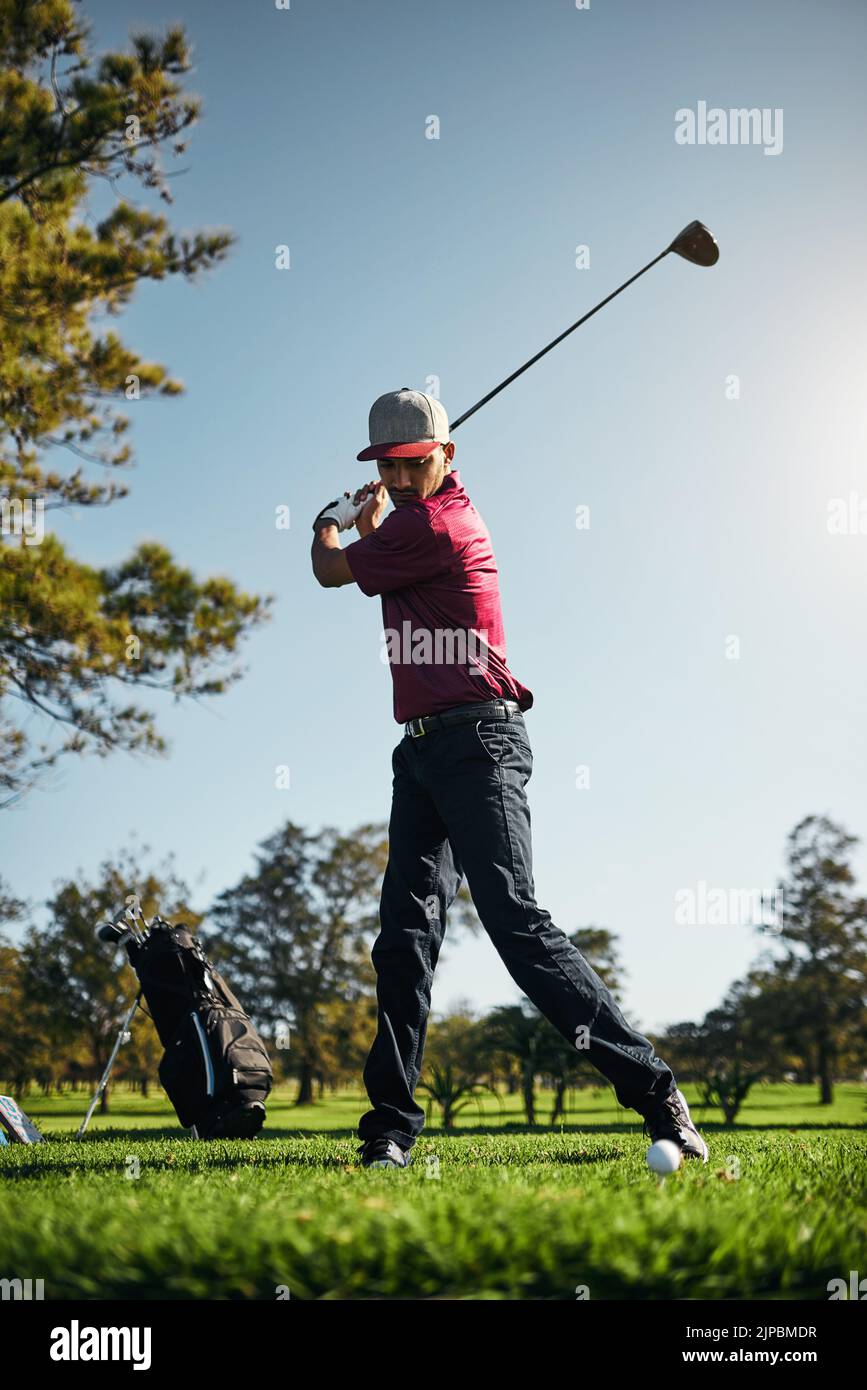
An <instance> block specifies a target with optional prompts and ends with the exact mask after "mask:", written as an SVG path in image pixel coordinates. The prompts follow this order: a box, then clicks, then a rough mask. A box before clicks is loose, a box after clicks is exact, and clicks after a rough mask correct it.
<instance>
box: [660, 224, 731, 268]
mask: <svg viewBox="0 0 867 1390" xmlns="http://www.w3.org/2000/svg"><path fill="white" fill-rule="evenodd" d="M668 249H669V251H675V252H676V253H677V255H678V256H683V259H684V260H685V261H692V263H693V265H716V263H717V261H718V260H719V247H718V246H717V244H716V240H715V238H714V235H713V232H711V231H708V229H707V227H706V226H705V225H704V223H703V222H690V224H689V226H688V227H684V229H683V231H682V232H678V234H677V236H676V237H675V238H674V241H673V242H672V243H671V245H670V246H669V248H668Z"/></svg>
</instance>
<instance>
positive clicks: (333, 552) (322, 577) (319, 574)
mask: <svg viewBox="0 0 867 1390" xmlns="http://www.w3.org/2000/svg"><path fill="white" fill-rule="evenodd" d="M339 534H340V533H339V531H338V530H337V526H336V525H335V523H334V522H333V521H323V522H322V523H321V525H319V526H317V527H316V530H315V531H314V533H313V546H312V548H311V551H310V557H311V559H312V561H313V573H314V575H315V577H316V579H317V580H318V581H319V583H320V584H321V585H322V587H323V588H324V589H338V588H340V586H341V585H342V584H352V583H354V580H353V577H352V571H351V570H350V568H349V565H348V563H347V560H346V556H345V555H344V553H343V551H342V550H341V548H340V541H339V539H338V537H339Z"/></svg>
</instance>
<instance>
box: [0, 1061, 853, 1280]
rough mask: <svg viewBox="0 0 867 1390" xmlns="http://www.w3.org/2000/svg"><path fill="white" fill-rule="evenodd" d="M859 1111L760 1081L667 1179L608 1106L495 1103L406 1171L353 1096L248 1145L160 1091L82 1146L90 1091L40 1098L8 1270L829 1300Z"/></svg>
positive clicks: (15, 1173) (21, 1153)
mask: <svg viewBox="0 0 867 1390" xmlns="http://www.w3.org/2000/svg"><path fill="white" fill-rule="evenodd" d="M686 1094H687V1098H688V1099H689V1100H690V1102H691V1104H692V1103H693V1093H692V1091H691V1089H690V1088H689V1087H687V1088H686ZM864 1102H865V1088H864V1087H858V1086H840V1087H838V1089H837V1098H836V1100H835V1103H834V1105H833V1106H832V1107H830V1108H828V1107H824V1108H823V1107H820V1106H819V1105H818V1104H817V1101H816V1088H815V1087H810V1088H804V1087H790V1086H775V1087H762V1088H758V1089H757V1090H756V1091H755V1092H754V1093H753V1098H752V1101H751V1103H750V1104H748V1105H747V1107H746V1108H745V1109H744V1110H743V1111H742V1112H741V1116H740V1118H739V1122H738V1124H737V1125H736V1126H735V1127H734V1128H732V1129H727V1128H725V1127H723V1126H722V1125H721V1124H720V1123H719V1115H718V1112H707V1113H706V1112H703V1111H702V1110H700V1109H696V1107H695V1106H694V1105H693V1114H694V1117H695V1118H696V1119H697V1121H698V1123H699V1126H700V1128H701V1129H702V1130H703V1131H704V1133H705V1136H706V1138H707V1140H708V1143H709V1145H710V1149H711V1161H710V1163H709V1164H708V1166H707V1167H706V1168H701V1167H700V1166H698V1165H690V1166H689V1167H688V1168H687V1169H685V1170H681V1172H680V1173H678V1174H676V1175H675V1176H674V1177H672V1178H668V1179H667V1180H666V1181H665V1182H664V1184H661V1185H660V1184H659V1183H658V1181H657V1180H656V1179H655V1178H654V1177H653V1176H652V1175H651V1174H650V1173H649V1172H648V1170H647V1168H646V1166H645V1163H644V1154H645V1150H646V1147H647V1140H646V1139H645V1138H643V1137H642V1135H641V1129H640V1122H635V1123H634V1122H633V1117H632V1116H631V1112H625V1111H622V1110H619V1109H617V1108H616V1106H613V1105H612V1097H611V1094H610V1092H607V1091H606V1092H601V1093H600V1092H589V1091H586V1092H581V1093H578V1095H577V1097H576V1099H575V1105H576V1107H578V1108H576V1109H573V1110H572V1111H570V1113H569V1114H568V1116H567V1119H566V1122H565V1123H564V1125H563V1126H562V1128H561V1127H560V1126H557V1127H556V1128H555V1129H553V1130H551V1129H546V1128H544V1127H542V1126H538V1127H537V1128H536V1129H535V1130H534V1131H532V1132H529V1131H528V1130H527V1129H526V1127H525V1126H524V1125H523V1124H522V1123H521V1114H520V1110H519V1109H518V1107H517V1100H516V1098H513V1097H502V1098H501V1099H500V1100H499V1101H497V1100H495V1099H489V1100H488V1101H487V1102H486V1103H485V1108H484V1110H483V1111H482V1112H481V1113H479V1112H478V1111H477V1110H476V1108H475V1107H473V1109H472V1110H471V1111H467V1112H466V1113H465V1114H464V1115H463V1116H462V1117H461V1119H462V1121H463V1123H462V1124H461V1126H460V1127H459V1128H458V1130H457V1131H456V1132H455V1133H454V1134H453V1135H450V1136H448V1137H446V1136H444V1135H443V1134H442V1132H441V1131H440V1130H438V1129H437V1128H436V1125H435V1123H434V1125H433V1126H432V1127H431V1128H430V1129H429V1130H428V1131H427V1132H426V1135H425V1137H424V1138H423V1139H422V1140H421V1141H420V1142H419V1144H418V1145H417V1146H416V1149H415V1151H414V1152H415V1159H414V1163H413V1165H412V1166H411V1167H410V1168H409V1169H408V1170H407V1171H405V1172H401V1173H382V1172H362V1171H359V1170H358V1169H356V1168H355V1167H354V1166H353V1165H354V1160H355V1154H356V1140H355V1138H354V1133H353V1131H354V1125H355V1123H356V1120H357V1117H358V1114H359V1113H360V1110H361V1109H362V1108H363V1099H362V1097H361V1096H358V1095H342V1096H339V1097H337V1098H331V1099H328V1100H326V1101H325V1102H322V1103H320V1104H317V1105H315V1106H312V1107H308V1108H305V1109H303V1110H296V1109H293V1108H292V1106H291V1104H290V1097H289V1095H288V1094H287V1093H284V1092H280V1093H278V1094H277V1095H276V1096H275V1097H273V1098H272V1102H271V1104H270V1107H269V1118H268V1122H267V1125H266V1128H265V1130H264V1131H263V1136H262V1137H260V1138H259V1139H257V1140H254V1141H252V1142H241V1141H232V1142H222V1143H212V1144H203V1143H196V1142H194V1141H191V1140H189V1139H187V1138H186V1136H185V1133H184V1132H183V1131H181V1130H179V1129H178V1128H177V1127H176V1125H175V1123H174V1117H173V1115H172V1112H171V1111H170V1109H169V1107H168V1104H167V1102H166V1101H165V1100H164V1098H163V1097H162V1093H161V1092H159V1093H158V1094H157V1096H155V1097H154V1098H152V1099H151V1100H149V1101H143V1100H142V1098H141V1097H140V1096H133V1095H130V1094H127V1093H125V1092H122V1091H119V1092H116V1093H115V1094H114V1096H113V1099H112V1114H111V1115H109V1116H107V1117H105V1118H100V1117H97V1119H96V1121H95V1123H94V1127H93V1129H92V1131H91V1133H90V1134H89V1135H88V1136H87V1138H86V1139H84V1140H83V1141H81V1142H78V1141H76V1140H74V1139H73V1138H71V1137H70V1136H71V1132H73V1131H74V1129H75V1128H76V1127H77V1124H78V1122H79V1120H80V1117H81V1114H82V1113H83V1110H84V1107H85V1099H84V1097H83V1096H76V1097H73V1098H70V1097H69V1096H62V1097H54V1098H50V1099H48V1100H38V1099H36V1098H34V1097H31V1098H30V1099H29V1100H28V1101H27V1103H26V1105H27V1109H28V1110H29V1112H30V1113H31V1114H32V1115H33V1116H34V1117H35V1118H36V1119H37V1121H38V1123H39V1124H40V1126H41V1128H42V1129H43V1132H45V1133H46V1134H47V1135H49V1136H50V1142H49V1143H47V1144H45V1145H42V1146H38V1147H35V1148H27V1147H23V1146H16V1147H14V1148H3V1149H0V1172H2V1175H3V1178H4V1182H3V1186H2V1189H0V1277H10V1278H11V1277H20V1278H34V1279H35V1278H44V1280H45V1296H46V1298H82V1297H83V1298H137V1297H143V1298H256V1299H273V1298H275V1297H277V1289H278V1287H279V1286H283V1287H284V1288H288V1291H289V1293H290V1296H291V1297H292V1298H394V1297H413V1298H437V1297H446V1298H455V1297H457V1298H555V1299H574V1298H575V1297H576V1289H577V1288H578V1287H579V1286H587V1289H588V1291H589V1296H590V1297H591V1298H626V1299H634V1298H656V1299H683V1298H735V1299H737V1298H763V1299H764V1298H783V1299H785V1298H808V1299H826V1298H827V1296H828V1295H827V1289H826V1286H827V1283H828V1281H829V1279H832V1278H838V1277H843V1278H846V1279H848V1274H849V1271H850V1270H852V1269H855V1270H858V1269H860V1270H861V1272H862V1273H863V1272H864V1258H865V1256H864V1252H865V1248H867V1239H865V1237H867V1131H865V1127H864V1116H865V1110H864ZM549 1109H550V1096H548V1095H544V1096H542V1097H541V1104H540V1111H541V1114H542V1115H543V1116H544V1115H545V1114H546V1113H547V1112H548V1111H549ZM136 1172H138V1176H137V1177H136V1176H134V1174H135V1173H136ZM284 1296H285V1295H284Z"/></svg>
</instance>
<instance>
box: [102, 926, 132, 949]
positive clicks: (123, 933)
mask: <svg viewBox="0 0 867 1390" xmlns="http://www.w3.org/2000/svg"><path fill="white" fill-rule="evenodd" d="M96 934H97V936H98V937H99V940H100V941H107V942H110V943H111V944H112V945H114V946H124V945H125V944H126V942H127V941H134V940H135V936H134V934H133V932H132V930H131V929H130V927H128V926H121V925H120V924H119V923H117V922H103V923H101V925H100V926H98V927H97V929H96Z"/></svg>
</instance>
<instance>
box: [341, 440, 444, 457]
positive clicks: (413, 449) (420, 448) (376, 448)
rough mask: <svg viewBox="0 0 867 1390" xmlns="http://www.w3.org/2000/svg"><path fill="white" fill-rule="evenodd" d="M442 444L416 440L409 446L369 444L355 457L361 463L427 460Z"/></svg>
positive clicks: (435, 441)
mask: <svg viewBox="0 0 867 1390" xmlns="http://www.w3.org/2000/svg"><path fill="white" fill-rule="evenodd" d="M441 443H442V440H441V439H414V440H412V441H411V443H409V444H369V445H368V446H367V448H366V449H362V451H361V453H360V454H356V455H355V457H356V458H357V459H358V462H359V463H365V462H366V461H367V460H368V459H413V458H426V457H427V455H428V454H432V453H433V451H434V449H435V448H436V447H437V445H438V444H441Z"/></svg>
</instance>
